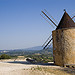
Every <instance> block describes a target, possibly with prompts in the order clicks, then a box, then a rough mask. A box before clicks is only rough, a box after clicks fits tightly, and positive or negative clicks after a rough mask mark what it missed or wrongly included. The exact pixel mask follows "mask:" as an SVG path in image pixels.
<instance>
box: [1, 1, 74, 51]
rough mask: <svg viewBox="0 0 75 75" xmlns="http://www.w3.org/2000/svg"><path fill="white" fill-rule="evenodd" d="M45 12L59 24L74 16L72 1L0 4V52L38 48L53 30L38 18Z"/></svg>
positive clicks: (7, 2)
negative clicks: (65, 15) (67, 15)
mask: <svg viewBox="0 0 75 75" xmlns="http://www.w3.org/2000/svg"><path fill="white" fill-rule="evenodd" d="M44 9H46V10H47V11H48V12H49V13H50V14H51V15H52V16H53V17H54V18H55V19H56V20H57V21H58V22H59V21H60V19H61V17H62V15H63V13H64V11H63V9H66V11H67V12H68V13H69V15H71V14H72V13H74V12H75V0H0V50H1V49H24V48H29V47H34V46H41V45H42V44H43V43H44V42H45V40H46V39H47V38H48V37H49V35H50V34H51V31H52V30H54V28H52V27H51V26H50V25H49V24H48V23H47V22H46V21H45V20H44V19H43V18H42V17H41V16H40V13H41V10H44Z"/></svg>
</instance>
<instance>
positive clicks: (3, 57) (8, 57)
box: [0, 54, 11, 59]
mask: <svg viewBox="0 0 75 75" xmlns="http://www.w3.org/2000/svg"><path fill="white" fill-rule="evenodd" d="M10 58H11V57H10V56H9V55H7V54H2V55H1V56H0V59H10Z"/></svg>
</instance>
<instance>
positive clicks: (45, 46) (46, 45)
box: [43, 38, 53, 49]
mask: <svg viewBox="0 0 75 75" xmlns="http://www.w3.org/2000/svg"><path fill="white" fill-rule="evenodd" d="M52 39H53V38H51V39H50V41H49V42H48V43H47V44H46V45H45V47H44V48H43V49H45V48H46V47H47V46H48V44H49V43H50V42H51V41H52Z"/></svg>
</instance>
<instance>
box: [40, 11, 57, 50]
mask: <svg viewBox="0 0 75 75" xmlns="http://www.w3.org/2000/svg"><path fill="white" fill-rule="evenodd" d="M45 11H46V10H45ZM41 12H42V13H43V14H44V15H45V16H46V17H47V18H48V19H49V20H50V21H51V22H52V23H53V24H54V25H55V26H56V27H57V25H56V24H55V23H54V22H53V20H52V19H50V17H49V16H48V15H47V14H46V13H45V12H44V11H41ZM46 12H47V11H46ZM47 13H48V12H47ZM51 17H52V16H51ZM52 18H53V17H52ZM53 19H54V18H53ZM51 36H52V35H50V36H49V38H48V39H47V40H46V42H45V43H44V44H43V47H44V48H43V49H45V48H46V47H47V46H48V45H49V43H51V41H52V39H53V38H52V37H51Z"/></svg>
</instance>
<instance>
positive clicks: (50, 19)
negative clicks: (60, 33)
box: [41, 11, 57, 27]
mask: <svg viewBox="0 0 75 75" xmlns="http://www.w3.org/2000/svg"><path fill="white" fill-rule="evenodd" d="M41 12H42V13H43V14H44V15H45V16H46V17H47V18H48V19H49V20H50V21H51V22H52V23H53V24H54V25H55V26H56V27H57V25H56V24H55V23H54V22H53V21H52V20H51V19H50V18H49V17H48V15H46V14H45V12H43V11H41Z"/></svg>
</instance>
